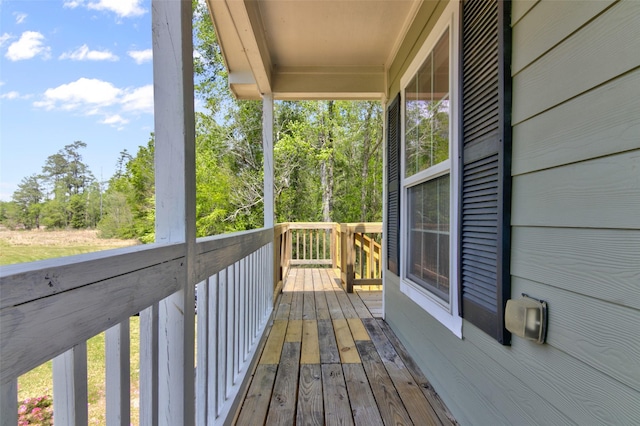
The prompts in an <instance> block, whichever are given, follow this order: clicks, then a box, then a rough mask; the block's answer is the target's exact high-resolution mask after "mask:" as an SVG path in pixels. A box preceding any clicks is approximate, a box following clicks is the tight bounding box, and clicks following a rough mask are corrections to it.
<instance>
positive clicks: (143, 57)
mask: <svg viewBox="0 0 640 426" xmlns="http://www.w3.org/2000/svg"><path fill="white" fill-rule="evenodd" d="M127 54H128V55H129V56H130V57H131V58H133V60H134V61H136V64H138V65H140V64H143V63H145V62H149V61H150V60H152V59H153V50H151V49H145V50H130V51H128V52H127Z"/></svg>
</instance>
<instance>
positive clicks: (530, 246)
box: [385, 0, 640, 425]
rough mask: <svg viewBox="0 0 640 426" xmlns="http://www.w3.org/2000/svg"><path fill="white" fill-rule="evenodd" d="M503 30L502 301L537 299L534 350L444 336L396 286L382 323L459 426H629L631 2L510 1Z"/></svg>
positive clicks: (479, 336)
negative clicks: (507, 241) (505, 246)
mask: <svg viewBox="0 0 640 426" xmlns="http://www.w3.org/2000/svg"><path fill="white" fill-rule="evenodd" d="M431 19H437V16H434V17H432V18H431ZM512 24H513V25H512V29H513V43H514V47H513V55H514V56H513V60H512V64H513V65H514V67H513V69H512V77H513V116H512V120H513V121H512V122H513V156H512V159H513V163H512V177H513V191H512V196H513V199H512V211H511V213H512V217H511V223H512V229H511V231H512V238H511V256H512V259H511V275H512V290H511V296H512V297H518V296H519V294H520V293H522V292H525V293H528V294H530V295H532V296H534V297H539V298H542V299H545V300H547V301H548V303H549V312H550V317H549V334H548V341H547V344H545V345H536V344H534V343H530V342H527V341H524V340H522V339H520V338H518V337H515V336H514V337H513V338H512V346H511V347H503V346H502V345H500V344H499V343H497V342H496V341H495V340H494V339H492V338H491V337H490V336H488V335H487V334H486V333H484V332H482V331H481V330H480V329H478V328H476V327H475V326H473V325H471V324H470V323H468V322H466V321H465V322H464V325H463V337H464V338H463V339H462V340H461V339H458V338H456V337H455V336H454V335H453V334H451V333H450V332H449V331H448V330H447V329H446V328H445V327H443V326H442V325H441V324H440V323H438V322H437V321H436V320H434V319H433V318H432V317H431V316H429V315H428V314H427V313H426V312H425V311H424V310H422V309H421V308H419V307H418V306H417V305H416V304H414V303H413V302H412V301H411V300H409V299H408V298H406V297H405V296H404V295H403V294H402V293H401V292H400V291H399V289H398V285H399V284H398V279H397V277H388V278H387V280H386V281H385V315H386V320H387V321H388V322H389V323H390V325H391V326H392V328H393V329H394V330H395V331H396V333H397V334H398V336H399V337H400V338H401V339H402V340H403V342H404V343H405V345H406V346H407V348H408V350H409V351H410V352H411V354H412V355H413V356H414V358H415V359H416V361H417V362H418V363H419V364H420V367H421V368H422V369H423V371H424V372H425V374H426V376H427V378H428V379H429V380H430V382H431V383H432V384H433V386H434V388H435V389H436V391H438V393H439V394H440V396H441V397H442V398H443V400H444V402H445V403H446V404H447V406H448V407H449V409H450V410H451V411H452V413H453V415H454V416H455V417H456V419H457V420H458V421H459V422H460V424H462V425H464V424H640V367H639V364H638V356H637V354H638V353H640V334H639V333H638V331H637V327H638V324H640V270H639V269H638V259H640V214H638V212H640V172H639V171H640V2H637V1H631V0H622V1H619V2H612V1H600V2H557V1H546V0H542V1H538V2H535V1H515V2H514V3H513V8H512ZM428 26H429V25H428V24H425V28H427V27H428ZM421 37H424V36H421ZM410 60H411V57H399V58H396V62H398V63H406V62H409V61H410ZM470 242H471V241H470ZM478 297H481V296H480V295H479V296H478Z"/></svg>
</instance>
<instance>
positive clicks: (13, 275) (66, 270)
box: [0, 243, 184, 309]
mask: <svg viewBox="0 0 640 426" xmlns="http://www.w3.org/2000/svg"><path fill="white" fill-rule="evenodd" d="M183 256H184V243H175V244H161V243H157V244H149V245H142V246H134V247H125V248H120V249H113V250H104V251H99V252H94V253H85V254H79V255H75V256H67V257H61V258H57V259H47V260H41V261H37V262H29V263H22V264H17V265H7V266H3V267H2V268H0V294H2V298H1V299H0V308H1V309H4V308H6V307H10V306H16V305H20V304H23V303H27V302H30V301H33V300H37V299H42V298H44V297H48V296H52V295H55V294H58V293H62V292H65V291H69V290H72V289H74V288H79V287H84V286H87V285H90V284H93V283H96V282H100V281H104V280H107V279H110V278H113V277H114V275H126V274H128V273H132V272H135V271H138V270H142V269H145V268H149V267H151V266H154V265H158V264H160V263H164V262H168V261H171V260H174V259H178V258H180V257H183ZM114 271H117V272H114Z"/></svg>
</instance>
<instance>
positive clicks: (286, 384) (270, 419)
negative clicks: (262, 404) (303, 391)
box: [265, 342, 300, 425]
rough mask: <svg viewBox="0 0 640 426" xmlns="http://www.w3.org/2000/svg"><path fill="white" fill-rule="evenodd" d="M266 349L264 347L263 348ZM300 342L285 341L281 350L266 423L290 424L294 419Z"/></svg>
mask: <svg viewBox="0 0 640 426" xmlns="http://www.w3.org/2000/svg"><path fill="white" fill-rule="evenodd" d="M265 349H266V348H265ZM299 361H300V343H294V342H287V343H285V344H284V347H283V350H282V360H281V361H280V365H279V367H278V372H277V374H276V380H275V384H274V386H273V396H272V398H271V403H270V405H269V413H268V415H267V420H266V422H265V424H266V425H290V424H293V423H294V421H295V413H296V396H297V393H298V370H299V366H300V362H299Z"/></svg>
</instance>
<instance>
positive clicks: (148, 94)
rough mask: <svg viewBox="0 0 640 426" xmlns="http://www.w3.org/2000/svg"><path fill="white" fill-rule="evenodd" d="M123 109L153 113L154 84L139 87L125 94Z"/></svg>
mask: <svg viewBox="0 0 640 426" xmlns="http://www.w3.org/2000/svg"><path fill="white" fill-rule="evenodd" d="M121 102H122V109H123V110H124V111H132V112H141V113H144V112H146V113H149V114H152V113H153V85H152V84H148V85H146V86H142V87H139V88H137V89H135V90H133V91H130V92H129V93H127V94H126V95H124V96H123V98H122V100H121Z"/></svg>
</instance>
